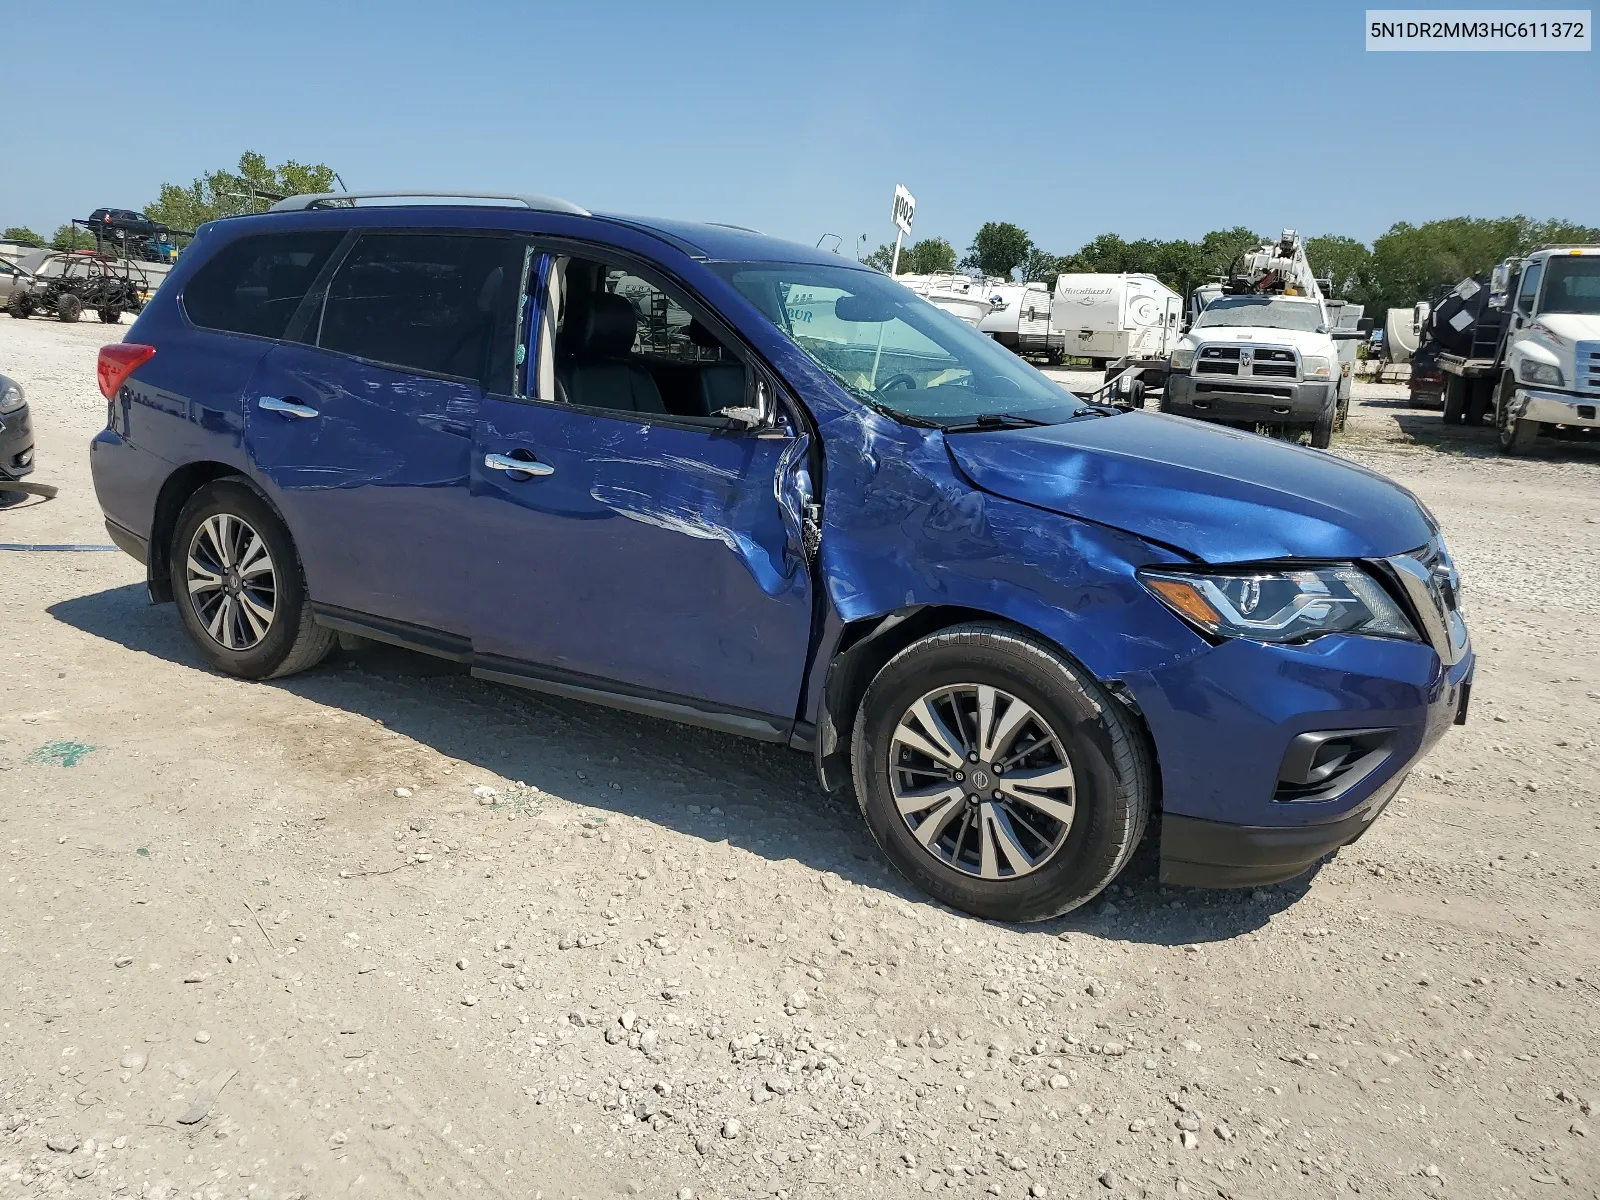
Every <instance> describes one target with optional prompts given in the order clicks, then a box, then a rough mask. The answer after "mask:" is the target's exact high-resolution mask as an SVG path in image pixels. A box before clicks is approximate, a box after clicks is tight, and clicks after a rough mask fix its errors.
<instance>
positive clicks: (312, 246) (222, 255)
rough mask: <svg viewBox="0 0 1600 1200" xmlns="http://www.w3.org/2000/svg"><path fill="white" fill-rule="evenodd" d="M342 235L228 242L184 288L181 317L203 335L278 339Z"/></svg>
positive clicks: (323, 232) (283, 235) (334, 232)
mask: <svg viewBox="0 0 1600 1200" xmlns="http://www.w3.org/2000/svg"><path fill="white" fill-rule="evenodd" d="M343 239H344V234H343V233H342V232H340V231H338V230H321V231H317V232H307V233H265V234H260V235H258V236H256V237H243V238H239V239H238V240H237V241H233V242H229V243H228V244H227V245H226V246H224V247H223V248H222V249H221V250H219V251H217V253H216V254H215V255H214V256H213V257H212V259H211V261H210V262H208V263H206V264H205V265H204V266H203V267H201V268H200V269H199V270H198V271H196V272H195V274H194V278H192V279H191V280H189V282H188V283H187V284H185V285H184V289H183V311H184V312H185V313H186V314H188V317H189V320H191V321H193V322H194V323H195V324H196V325H199V326H201V327H202V328H205V329H221V330H224V331H226V332H228V333H249V334H254V335H255V336H256V337H266V338H281V337H282V336H283V332H284V330H285V329H287V328H288V327H289V321H290V318H292V317H293V316H294V313H295V310H296V309H297V308H299V307H300V302H301V301H302V300H304V299H305V295H306V292H307V291H308V290H309V289H310V287H311V284H312V283H313V282H314V281H315V280H316V278H317V272H319V271H321V270H322V268H323V266H324V264H326V263H327V261H328V256H329V255H331V254H332V253H333V252H334V250H335V249H336V248H337V247H338V245H339V243H340V241H342V240H343Z"/></svg>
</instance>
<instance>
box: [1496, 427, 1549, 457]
mask: <svg viewBox="0 0 1600 1200" xmlns="http://www.w3.org/2000/svg"><path fill="white" fill-rule="evenodd" d="M1540 428H1541V426H1540V424H1539V422H1538V421H1527V420H1519V421H1507V422H1505V423H1503V424H1502V425H1501V426H1500V449H1501V450H1502V451H1504V452H1505V453H1506V454H1527V453H1528V452H1529V451H1530V450H1532V449H1533V446H1534V443H1535V442H1537V441H1538V440H1539V430H1540Z"/></svg>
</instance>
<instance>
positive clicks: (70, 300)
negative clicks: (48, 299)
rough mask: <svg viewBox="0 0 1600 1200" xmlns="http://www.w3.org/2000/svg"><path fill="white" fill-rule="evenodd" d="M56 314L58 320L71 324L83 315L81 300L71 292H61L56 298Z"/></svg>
mask: <svg viewBox="0 0 1600 1200" xmlns="http://www.w3.org/2000/svg"><path fill="white" fill-rule="evenodd" d="M56 316H57V318H59V319H60V320H63V321H66V322H67V323H68V324H71V323H72V322H73V321H76V320H77V319H78V318H79V317H81V316H83V301H82V300H79V299H78V298H77V297H76V296H74V295H73V294H72V293H71V292H63V293H62V294H61V296H60V297H59V298H58V299H57V300H56Z"/></svg>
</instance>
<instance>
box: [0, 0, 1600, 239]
mask: <svg viewBox="0 0 1600 1200" xmlns="http://www.w3.org/2000/svg"><path fill="white" fill-rule="evenodd" d="M6 12H7V16H6V19H5V22H4V26H5V43H6V46H7V50H8V55H7V58H8V63H7V70H6V72H5V74H4V77H5V80H6V86H5V95H6V96H7V100H6V103H5V115H4V117H3V118H0V158H3V160H4V163H5V168H4V171H3V177H0V226H3V225H11V224H26V225H29V226H32V227H33V228H35V229H37V230H40V231H41V232H43V233H45V234H46V235H48V234H49V233H50V231H52V230H53V229H54V228H55V227H56V226H57V225H58V224H60V223H61V222H62V221H64V220H66V219H67V218H68V217H70V216H80V217H81V216H87V215H88V213H89V210H91V209H92V208H95V207H97V206H100V205H108V206H115V207H129V208H134V207H139V206H142V205H143V204H144V203H145V202H147V201H148V200H150V199H153V198H154V196H155V194H156V191H157V188H158V186H159V184H160V183H161V182H162V181H163V180H171V181H178V182H187V181H188V180H190V179H192V178H194V177H195V176H196V175H198V174H200V173H201V172H203V171H205V170H208V169H212V168H215V167H219V166H224V165H231V164H232V163H233V162H234V161H236V160H237V158H238V156H239V153H240V152H241V151H243V150H245V149H255V150H258V151H260V152H261V153H263V154H265V155H266V156H267V158H268V160H269V161H271V162H277V161H280V160H282V159H285V158H296V159H299V160H301V161H307V162H316V161H324V162H327V163H329V164H330V165H332V166H334V167H335V168H336V169H337V170H338V171H339V172H340V173H341V174H342V175H343V177H344V179H345V181H346V182H347V183H348V184H349V186H350V187H352V188H357V189H359V188H363V187H368V188H380V187H394V186H405V187H421V188H446V187H462V188H478V189H506V190H518V191H545V192H550V193H554V194H556V195H561V196H566V197H567V198H569V199H572V200H575V201H577V202H578V203H580V204H584V205H586V206H588V207H590V208H593V209H595V210H597V211H606V210H609V211H622V212H638V213H649V214H655V215H661V216H673V217H684V218H693V219H704V220H720V221H729V222H734V223H737V224H743V225H751V226H754V227H756V228H758V229H762V230H764V231H766V232H769V233H773V234H777V235H780V236H784V237H789V238H793V239H796V240H800V241H805V242H815V241H816V240H817V238H818V236H819V235H821V234H823V233H829V232H831V233H837V234H840V235H842V236H843V238H844V239H845V252H846V253H849V252H850V251H851V249H852V245H853V242H854V239H855V237H856V235H858V234H861V233H866V234H867V235H868V239H869V240H868V245H869V248H870V247H871V246H875V245H877V244H878V243H879V242H882V241H888V240H892V234H893V231H892V229H891V228H890V224H889V204H890V197H891V193H892V191H893V188H894V185H895V184H896V183H897V182H903V183H905V184H906V185H907V186H908V187H909V188H910V189H911V190H912V192H914V193H915V194H916V197H917V202H918V208H917V227H916V236H919V237H925V236H931V235H943V236H945V237H948V238H949V239H950V240H951V241H952V242H953V243H955V245H956V247H957V248H958V249H964V248H965V246H966V245H967V244H968V242H969V241H970V239H971V235H972V233H973V231H974V230H975V229H976V227H977V226H978V224H980V223H981V222H982V221H984V220H991V219H993V220H1009V221H1015V222H1016V223H1018V224H1020V225H1022V226H1023V227H1024V228H1025V229H1027V230H1028V231H1029V232H1030V233H1032V234H1033V236H1034V240H1035V241H1036V242H1037V243H1039V244H1040V245H1042V246H1044V247H1045V248H1047V249H1050V250H1053V251H1056V252H1058V253H1065V252H1067V251H1069V250H1072V249H1074V248H1076V247H1077V246H1078V245H1080V244H1081V243H1083V242H1084V241H1086V240H1088V239H1089V238H1091V237H1093V236H1094V235H1096V234H1098V233H1102V232H1106V231H1112V232H1116V233H1119V234H1122V235H1123V236H1125V237H1128V238H1134V237H1140V236H1149V237H1162V238H1169V237H1195V236H1198V235H1199V234H1201V233H1203V232H1205V231H1206V230H1208V229H1212V228H1216V227H1220V226H1227V225H1233V224H1245V225H1249V226H1252V227H1253V228H1255V229H1257V230H1258V231H1261V232H1264V233H1272V232H1276V231H1277V230H1278V229H1279V228H1281V227H1283V226H1285V225H1289V226H1293V227H1296V228H1298V229H1300V230H1302V231H1303V232H1305V233H1308V234H1316V233H1335V232H1337V233H1347V234H1350V235H1352V236H1355V237H1358V238H1361V239H1362V240H1370V239H1371V238H1372V237H1374V236H1375V235H1377V234H1379V233H1381V232H1383V230H1384V229H1386V228H1388V226H1389V225H1390V224H1392V223H1393V222H1395V221H1401V220H1404V221H1412V222H1421V221H1425V220H1428V219H1430V218H1434V217H1443V216H1453V215H1458V214H1470V215H1477V216H1498V215H1503V214H1510V213H1516V212H1524V213H1527V214H1529V215H1530V216H1540V217H1543V216H1558V217H1565V218H1569V219H1573V220H1579V221H1583V222H1586V223H1588V224H1600V126H1597V118H1600V83H1597V79H1600V59H1597V55H1596V54H1595V53H1587V54H1570V53H1569V54H1528V53H1524V54H1393V53H1390V54H1369V53H1366V52H1365V50H1364V49H1363V20H1364V13H1365V9H1364V7H1363V6H1358V5H1355V4H1348V3H1317V4H1297V3H1288V4H1285V3H1281V2H1280V3H1270V4H1269V3H1233V4H1228V3H1194V2H1173V3H1138V2H1135V0H1111V2H1100V3H1094V4H1079V3H1062V2H1060V0H1054V2H1048V3H1004V2H1000V3H996V2H994V0H981V2H968V3H962V4H955V3H926V2H924V3H887V2H885V3H874V2H872V0H865V2H862V0H856V2H854V3H833V2H831V0H820V2H819V0H813V2H809V3H805V4H783V3H779V4H768V3H760V2H755V3H751V2H748V0H747V2H744V3H738V4H733V3H726V4H721V3H705V4H696V3H691V2H685V0H675V2H673V3H662V2H659V0H658V2H655V3H635V2H632V0H622V2H620V3H618V2H613V3H610V4H537V3H527V2H522V3H517V2H508V0H485V2H482V3H474V2H472V0H466V2H464V3H454V4H444V3H429V4H423V3H415V2H413V0H389V2H388V3H385V4H360V3H345V2H343V0H321V2H319V3H303V2H301V0H272V2H270V3H264V4H231V3H216V2H215V0H211V2H208V3H204V4H162V3H150V4H136V5H134V6H133V7H131V8H130V7H129V6H128V5H127V4H125V3H118V4H100V3H93V2H84V0H78V2H76V3H74V4H72V5H70V6H68V7H66V8H58V7H57V6H54V5H47V4H24V3H21V2H20V0H19V2H17V3H13V4H11V5H8V6H6ZM123 47H127V51H126V52H125V51H124V49H123ZM99 72H103V73H99ZM1473 163H1496V164H1504V166H1505V168H1508V169H1496V170H1491V169H1489V168H1488V167H1475V166H1471V165H1470V164H1473Z"/></svg>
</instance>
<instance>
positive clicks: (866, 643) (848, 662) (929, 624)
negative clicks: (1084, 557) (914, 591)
mask: <svg viewBox="0 0 1600 1200" xmlns="http://www.w3.org/2000/svg"><path fill="white" fill-rule="evenodd" d="M975 621H982V622H987V623H990V624H997V625H1005V626H1009V627H1010V628H1012V629H1015V630H1017V631H1018V632H1020V633H1024V634H1027V635H1028V636H1029V637H1031V638H1035V639H1037V640H1039V641H1041V642H1043V643H1044V644H1045V645H1046V646H1048V647H1049V648H1050V649H1051V650H1053V651H1055V652H1056V653H1057V654H1059V655H1061V657H1062V658H1064V659H1066V660H1067V662H1068V663H1069V664H1070V665H1071V666H1072V667H1073V668H1074V669H1075V670H1077V671H1079V672H1081V673H1082V674H1083V676H1084V677H1085V678H1087V679H1092V680H1094V681H1095V682H1096V683H1097V684H1099V685H1100V686H1101V687H1103V688H1105V689H1106V691H1107V692H1109V693H1110V694H1111V697H1112V698H1113V699H1114V700H1117V701H1119V702H1120V703H1121V704H1122V706H1123V709H1124V710H1125V712H1126V713H1127V715H1128V716H1129V718H1130V720H1131V723H1132V725H1133V727H1134V730H1135V732H1136V736H1138V737H1140V738H1142V739H1143V741H1144V745H1145V749H1146V750H1147V752H1148V754H1149V761H1150V765H1151V776H1152V779H1151V782H1152V784H1153V787H1154V794H1153V795H1152V796H1151V804H1150V806H1151V811H1153V812H1154V811H1158V810H1159V809H1160V807H1161V791H1162V789H1161V760H1160V756H1159V755H1158V754H1157V753H1156V744H1155V739H1154V738H1153V737H1151V735H1150V727H1149V724H1148V722H1146V720H1145V716H1144V713H1143V712H1142V711H1141V710H1140V708H1139V705H1138V702H1137V701H1136V700H1135V699H1134V697H1133V693H1132V692H1131V691H1129V690H1128V688H1127V687H1126V686H1125V685H1124V684H1123V683H1122V681H1121V680H1118V679H1102V678H1100V676H1098V675H1097V674H1096V673H1095V672H1093V671H1091V670H1090V669H1089V668H1088V667H1087V666H1085V665H1084V662H1083V660H1082V659H1081V658H1080V657H1079V656H1077V655H1076V654H1074V653H1073V652H1072V651H1071V650H1070V649H1069V648H1068V647H1066V646H1063V645H1062V644H1061V643H1060V642H1059V641H1057V640H1056V639H1055V638H1052V637H1051V636H1050V635H1049V634H1047V633H1045V632H1043V631H1042V630H1039V629H1035V628H1032V627H1030V626H1028V625H1025V624H1023V623H1022V622H1020V621H1018V620H1016V619H1015V618H1014V617H1007V616H1004V615H1002V614H1000V613H993V612H987V611H985V610H983V609H979V608H968V607H965V606H962V605H954V604H948V605H946V604H916V605H908V606H906V607H904V608H900V609H896V610H895V611H893V612H890V613H885V614H881V615H879V616H874V617H864V618H862V619H860V620H857V621H851V622H849V623H848V624H846V625H845V626H844V628H843V631H842V632H841V634H840V637H839V642H838V645H837V647H836V648H835V649H834V652H833V657H832V658H831V659H830V660H829V663H828V670H827V675H826V676H825V679H824V683H823V689H822V707H821V711H820V712H819V713H818V714H817V716H818V720H817V734H816V741H815V745H814V747H813V754H814V757H815V761H816V769H817V782H818V783H819V784H820V785H821V786H822V789H823V790H824V791H826V792H838V791H842V790H843V789H845V788H847V787H849V786H850V782H851V774H850V731H851V729H852V728H853V727H854V725H855V720H856V710H857V709H858V708H860V706H861V700H862V698H863V697H864V696H865V695H866V692H867V687H868V685H869V684H871V682H872V680H873V679H874V678H875V677H876V676H877V674H878V672H879V671H881V670H882V669H883V667H884V665H885V664H886V663H887V662H888V661H889V660H890V659H891V658H893V657H894V656H895V655H896V654H899V653H900V651H902V650H904V649H905V648H906V647H907V646H909V645H911V644H912V643H913V642H915V641H919V640H920V639H922V638H925V637H928V636H929V635H931V634H935V633H938V632H940V631H941V630H944V629H949V628H951V627H952V626H955V625H965V624H968V623H970V622H975Z"/></svg>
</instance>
